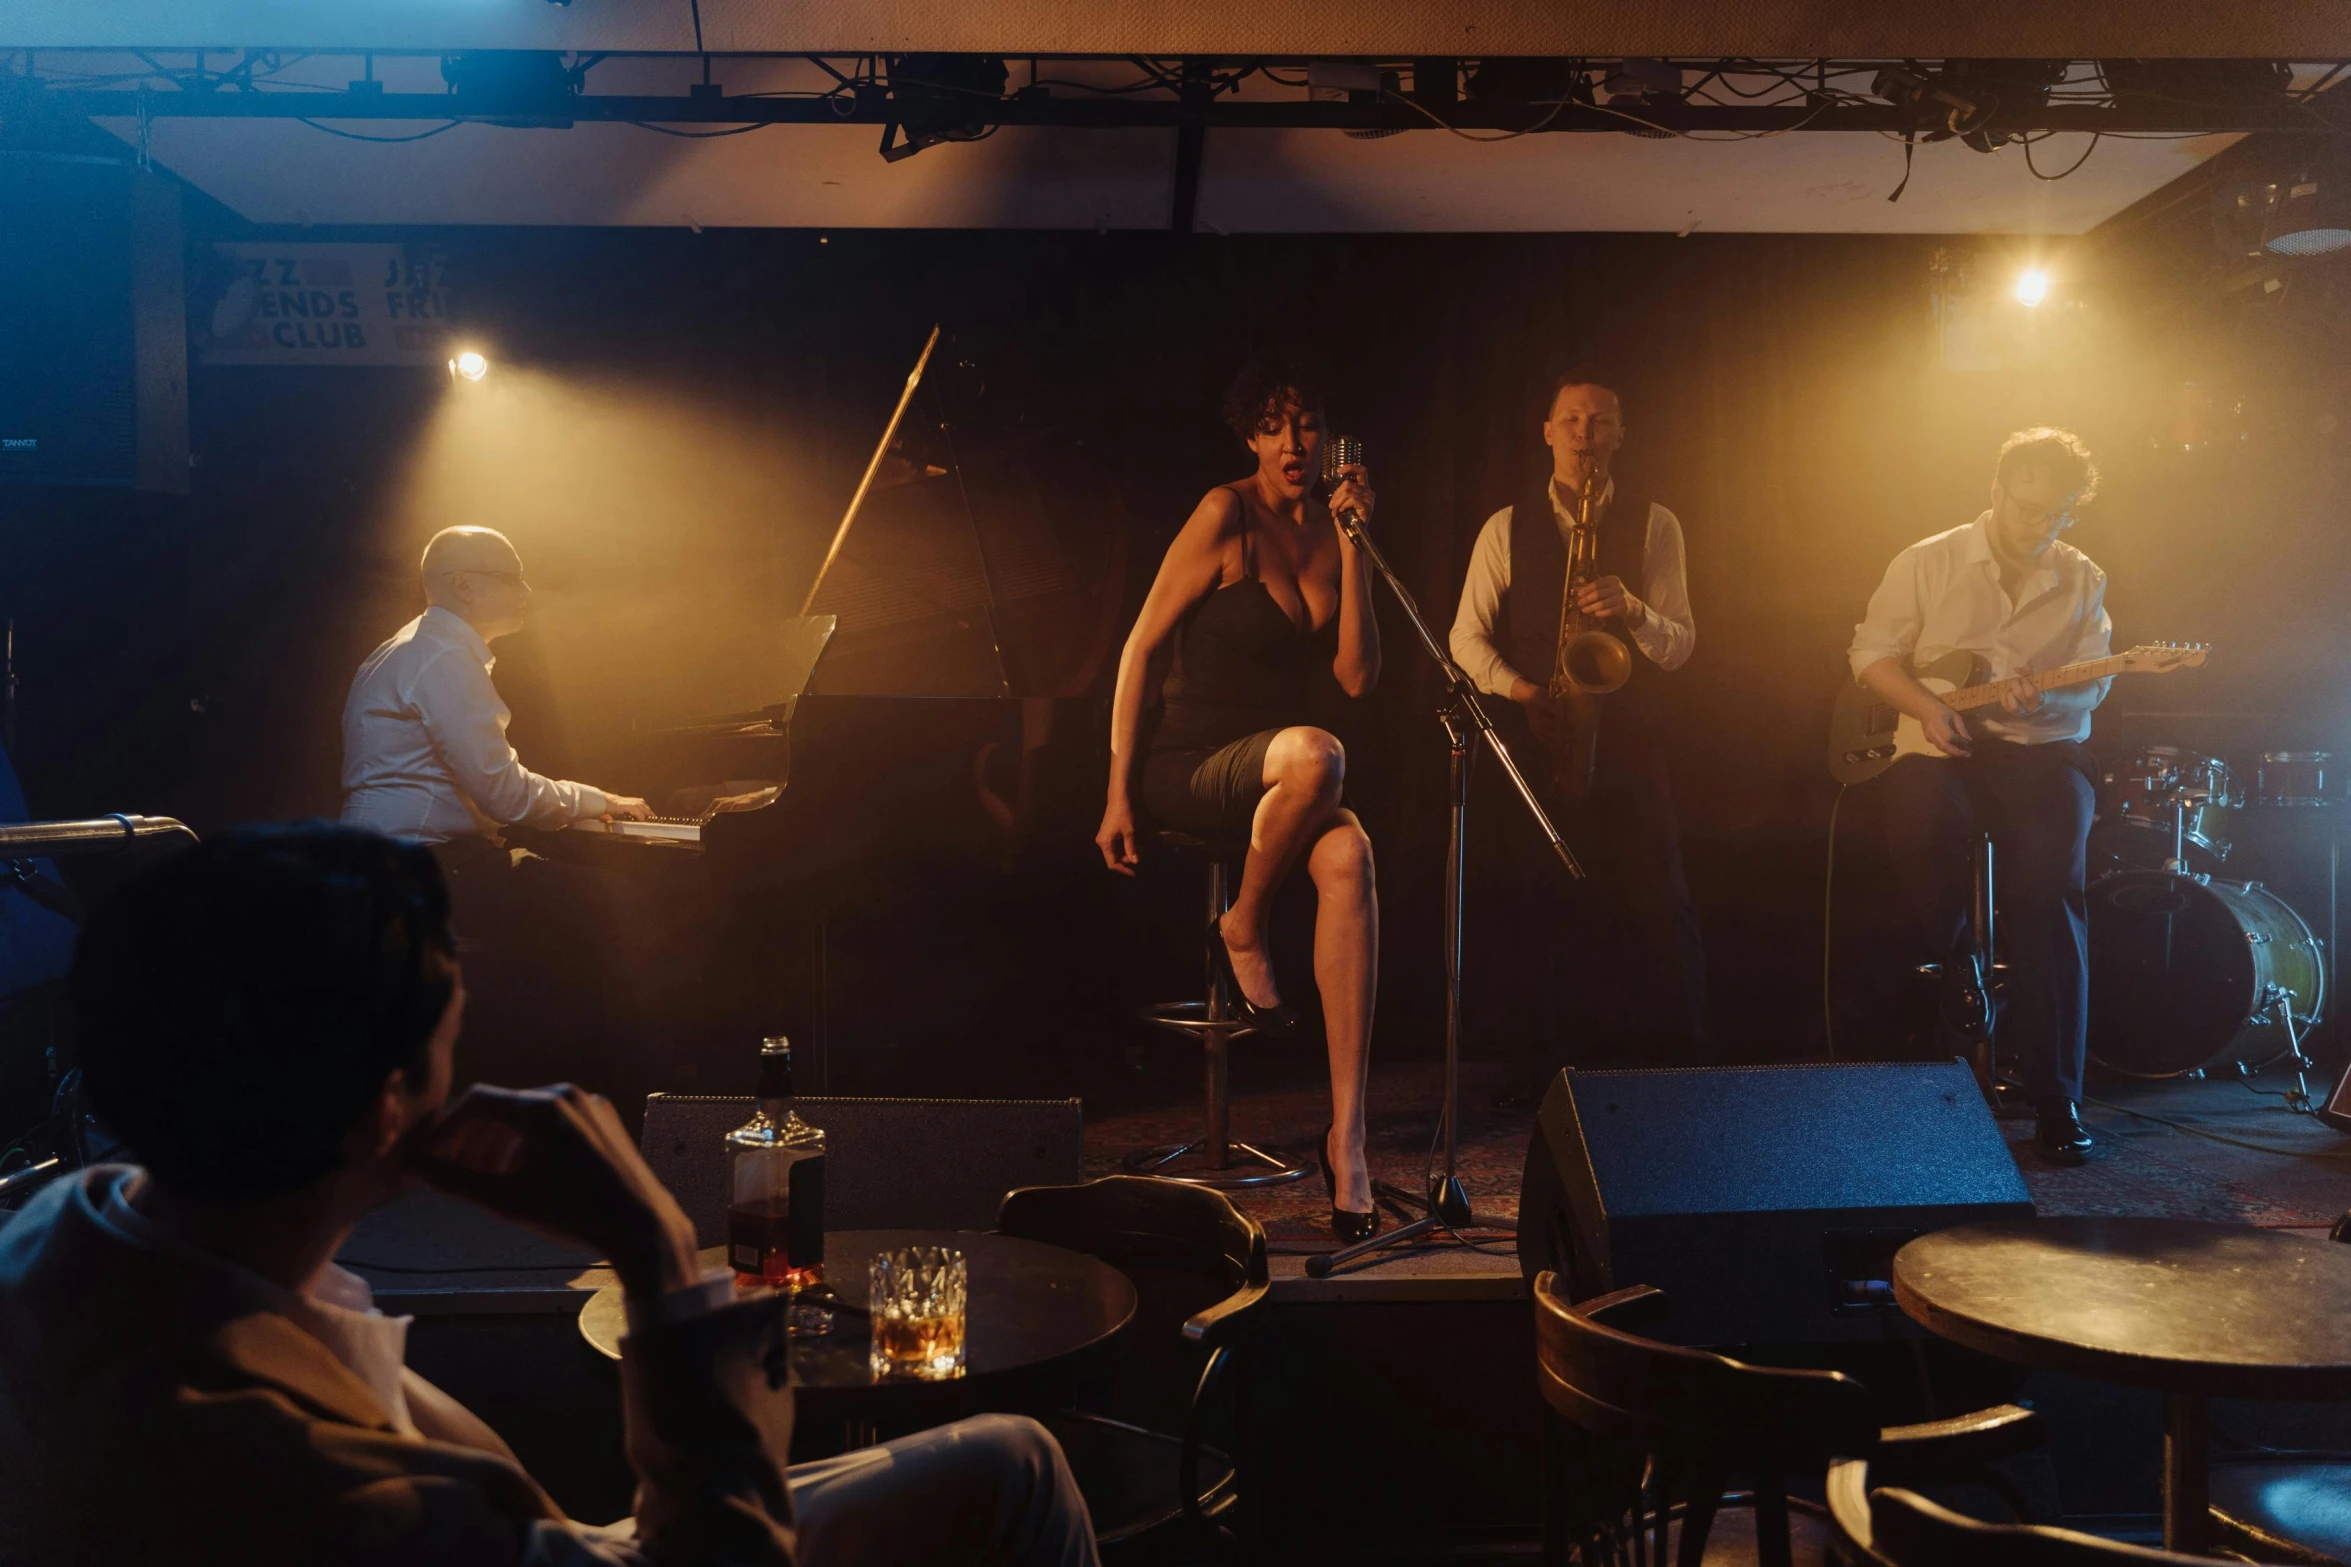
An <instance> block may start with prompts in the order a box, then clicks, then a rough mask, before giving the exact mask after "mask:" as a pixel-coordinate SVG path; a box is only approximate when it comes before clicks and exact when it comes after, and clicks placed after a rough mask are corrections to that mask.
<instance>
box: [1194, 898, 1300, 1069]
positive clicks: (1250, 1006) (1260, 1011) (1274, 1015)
mask: <svg viewBox="0 0 2351 1567" xmlns="http://www.w3.org/2000/svg"><path fill="white" fill-rule="evenodd" d="M1208 955H1209V956H1210V957H1211V958H1213V959H1214V960H1215V962H1216V971H1217V974H1218V975H1219V976H1220V977H1221V978H1222V979H1223V980H1224V989H1225V994H1226V995H1227V996H1228V997H1230V998H1231V1000H1232V1003H1233V1009H1234V1010H1235V1011H1237V1012H1239V1013H1240V1014H1241V1021H1242V1022H1244V1023H1246V1024H1248V1025H1249V1026H1250V1027H1251V1028H1253V1029H1255V1030H1257V1032H1259V1033H1260V1034H1264V1035H1266V1036H1268V1037H1270V1038H1273V1039H1287V1038H1289V1037H1290V1035H1291V1034H1292V1033H1294V1032H1296V1030H1297V1027H1298V1014H1297V1013H1295V1012H1293V1011H1291V1010H1290V1009H1289V1008H1288V1007H1286V1006H1283V1005H1281V1004H1280V1003H1278V1002H1277V1003H1275V1004H1274V1005H1273V1006H1270V1007H1261V1006H1259V1005H1258V1004H1257V1003H1256V1002H1254V1001H1251V1000H1250V999H1249V993H1248V992H1247V991H1245V990H1243V989H1242V988H1241V981H1240V980H1239V979H1238V978H1236V977H1235V976H1234V974H1233V954H1232V949H1231V948H1229V947H1227V946H1226V945H1225V944H1224V922H1223V921H1222V920H1221V919H1213V920H1210V921H1209V922H1208Z"/></svg>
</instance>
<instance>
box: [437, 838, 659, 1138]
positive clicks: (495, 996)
mask: <svg viewBox="0 0 2351 1567" xmlns="http://www.w3.org/2000/svg"><path fill="white" fill-rule="evenodd" d="M433 853H434V856H435V857H436V858H437V859H439V860H440V862H441V869H442V870H443V871H444V872H445V873H446V874H447V876H448V878H449V899H450V921H451V924H452V925H454V926H455V928H456V931H457V948H458V952H457V957H458V963H459V964H460V966H461V967H462V968H463V970H464V974H465V989H466V1010H465V1025H464V1032H463V1034H462V1036H461V1037H460V1040H459V1043H458V1047H457V1049H458V1055H457V1080H458V1081H459V1082H461V1083H464V1082H486V1083H497V1084H500V1085H501V1086H505V1087H512V1088H527V1087H536V1086H539V1085H541V1084H545V1083H556V1082H570V1083H577V1084H579V1085H580V1086H581V1087H583V1088H586V1089H589V1090H591V1091H593V1092H596V1093H600V1094H603V1095H605V1096H607V1097H608V1098H610V1099H612V1100H613V1101H614V1103H615V1104H616V1105H617V1106H618V1107H619V1108H620V1109H621V1112H622V1116H623V1119H624V1120H627V1121H628V1122H629V1124H630V1125H631V1126H634V1125H635V1124H636V1121H637V1117H638V1116H639V1115H640V1114H641V1113H642V1099H641V1095H640V1094H639V1093H638V1091H637V1090H638V1084H637V1083H636V1082H635V1081H634V1077H635V1076H636V1074H634V1073H631V1072H629V1071H627V1070H624V1068H625V1067H626V1065H627V1063H628V1059H629V1052H628V1050H627V1048H626V1046H627V1042H628V1031H629V1024H628V1018H629V1016H630V1014H631V1012H632V1010H633V1009H632V1007H631V1006H630V1004H629V1003H630V986H629V984H628V982H627V977H626V974H625V972H624V965H623V963H622V962H621V959H622V956H623V953H622V950H621V943H620V942H619V940H618V939H617V931H616V922H615V918H614V912H615V910H614V905H615V903H616V901H617V889H616V888H615V887H614V886H613V884H612V878H611V877H609V876H607V875H605V874H604V873H602V872H600V871H599V870H597V869H596V868H595V867H593V866H589V865H582V864H574V863H570V862H567V861H563V860H551V859H547V858H545V857H543V856H541V855H537V854H533V853H531V852H530V851H528V850H524V849H510V848H501V847H499V846H498V845H496V844H493V843H491V842H490V841H489V840H487V839H484V838H466V839H457V840H453V841H452V842H449V843H444V844H436V845H435V846H434V849H433Z"/></svg>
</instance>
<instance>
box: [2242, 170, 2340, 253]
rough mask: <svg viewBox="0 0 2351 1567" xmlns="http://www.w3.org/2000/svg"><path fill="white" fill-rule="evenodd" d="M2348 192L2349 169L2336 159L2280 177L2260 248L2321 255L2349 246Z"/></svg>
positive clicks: (2270, 250)
mask: <svg viewBox="0 0 2351 1567" xmlns="http://www.w3.org/2000/svg"><path fill="white" fill-rule="evenodd" d="M2347 196H2351V172H2347V171H2346V170H2345V169H2344V168H2343V167H2342V166H2341V165H2339V164H2335V163H2330V164H2328V165H2326V166H2324V167H2319V168H2310V169H2304V170H2300V171H2297V172H2296V173H2294V174H2293V175H2291V176H2289V177H2288V178H2286V179H2285V180H2282V181H2280V182H2279V184H2278V187H2277V195H2276V198H2275V201H2276V204H2275V206H2274V207H2272V209H2271V214H2272V215H2271V217H2270V219H2269V224H2268V229H2267V232H2266V233H2265V234H2264V235H2263V236H2262V241H2261V244H2262V248H2263V249H2264V250H2267V251H2268V252H2269V253H2270V254H2271V255H2273V256H2324V255H2328V254H2331V253H2332V252H2334V251H2338V250H2342V249H2344V248H2346V247H2351V199H2346V198H2347Z"/></svg>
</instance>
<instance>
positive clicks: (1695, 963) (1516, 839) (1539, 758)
mask: <svg viewBox="0 0 2351 1567" xmlns="http://www.w3.org/2000/svg"><path fill="white" fill-rule="evenodd" d="M1624 438H1625V424H1624V410H1623V405H1622V402H1621V400H1620V399H1619V397H1618V394H1617V390H1616V388H1615V387H1614V386H1613V385H1611V384H1610V381H1609V378H1608V377H1607V376H1605V375H1604V374H1603V373H1601V372H1599V371H1597V370H1595V369H1592V368H1590V367H1588V366H1578V367H1576V368H1575V369H1572V370H1569V371H1566V372H1565V373H1563V374H1561V375H1559V376H1558V377H1557V378H1555V379H1554V380H1553V381H1552V382H1551V384H1550V387H1549V396H1548V398H1547V399H1546V401H1545V403H1544V418H1543V442H1544V444H1545V445H1546V446H1548V447H1549V448H1550V453H1551V462H1550V472H1549V473H1548V474H1547V475H1546V476H1545V477H1544V479H1543V481H1542V482H1541V484H1540V486H1539V487H1538V485H1536V484H1534V483H1529V484H1528V485H1527V486H1526V492H1527V493H1525V494H1523V495H1521V496H1519V497H1518V498H1517V499H1516V501H1515V502H1514V503H1513V504H1511V505H1509V506H1505V507H1503V508H1502V509H1501V510H1500V511H1498V512H1495V513H1494V514H1493V516H1491V517H1489V518H1488V519H1486V524H1485V527H1484V528H1483V529H1482V530H1481V531H1480V532H1479V534H1478V539H1477V544H1476V547H1475V549H1474V550H1473V551H1472V553H1471V556H1470V562H1469V573H1468V577H1467V579H1466V580H1465V581H1464V582H1463V584H1462V589H1461V607H1460V611H1459V613H1458V614H1457V615H1456V616H1455V617H1454V621H1453V634H1452V638H1451V641H1452V650H1453V657H1454V659H1455V661H1456V662H1458V663H1459V664H1460V665H1461V667H1462V669H1463V670H1465V671H1466V672H1467V673H1468V674H1469V676H1470V678H1471V679H1472V680H1474V681H1475V682H1476V683H1477V685H1478V689H1479V690H1481V691H1486V692H1490V693H1492V694H1494V695H1496V696H1502V697H1507V698H1509V699H1510V701H1511V703H1512V704H1514V706H1513V707H1512V708H1510V709H1507V710H1505V711H1504V713H1503V714H1502V717H1503V721H1504V732H1505V734H1506V736H1507V737H1508V738H1509V740H1510V743H1511V746H1512V749H1513V751H1514V752H1515V753H1516V754H1517V755H1518V756H1519V758H1520V760H1521V762H1522V764H1526V763H1530V762H1531V763H1532V764H1533V765H1528V766H1527V771H1528V773H1529V775H1530V777H1542V776H1546V775H1547V776H1548V777H1550V778H1551V779H1552V780H1553V781H1554V787H1552V788H1550V789H1549V790H1547V791H1546V792H1547V793H1548V794H1549V795H1550V798H1549V799H1548V800H1547V801H1546V804H1547V805H1549V806H1551V807H1552V808H1553V809H1554V810H1555V812H1556V814H1558V816H1559V818H1560V820H1559V826H1560V829H1561V831H1563V832H1565V833H1566V834H1567V835H1568V837H1569V839H1570V840H1571V842H1572V844H1573V846H1574V848H1575V850H1576V852H1577V854H1578V855H1579V856H1580V857H1582V858H1583V859H1584V861H1585V863H1586V865H1587V867H1588V868H1589V869H1590V870H1591V872H1592V876H1591V879H1590V880H1589V881H1587V882H1585V883H1582V884H1573V885H1571V884H1569V883H1567V882H1566V881H1565V878H1563V877H1561V876H1560V875H1559V868H1558V865H1557V863H1556V862H1555V861H1553V860H1552V859H1551V858H1550V856H1549V854H1548V852H1547V851H1546V850H1545V849H1544V847H1543V845H1542V841H1541V839H1540V838H1539V837H1538V836H1537V835H1536V833H1535V831H1534V829H1533V827H1532V825H1531V824H1530V823H1529V822H1527V821H1526V819H1525V813H1524V811H1523V810H1522V809H1521V807H1520V806H1519V805H1518V803H1517V802H1516V801H1515V800H1512V799H1507V798H1503V797H1502V796H1501V794H1500V793H1499V792H1498V791H1494V790H1492V789H1490V788H1489V789H1488V790H1487V791H1486V799H1485V802H1484V804H1483V806H1482V809H1481V812H1480V822H1481V826H1483V827H1485V828H1489V829H1496V830H1497V831H1496V833H1495V834H1494V836H1496V837H1498V838H1499V840H1500V842H1499V845H1498V847H1499V850H1500V854H1501V858H1502V861H1503V865H1502V867H1501V868H1502V869H1503V872H1504V874H1502V875H1500V876H1498V877H1489V878H1488V880H1489V881H1490V882H1496V883H1499V884H1500V885H1499V886H1498V887H1497V888H1496V889H1495V890H1497V891H1498V892H1499V893H1500V894H1501V896H1500V897H1499V898H1498V899H1494V900H1489V901H1488V906H1489V908H1490V909H1491V910H1492V914H1491V916H1490V918H1494V919H1496V920H1497V922H1498V923H1499V925H1500V929H1499V930H1498V931H1496V932H1495V933H1494V935H1493V938H1492V939H1490V940H1483V941H1479V942H1476V943H1474V944H1473V950H1472V953H1471V956H1470V961H1471V963H1472V964H1473V965H1474V964H1476V963H1477V962H1478V958H1479V954H1481V953H1491V954H1493V956H1494V957H1495V958H1496V959H1498V960H1499V961H1500V963H1501V965H1502V967H1503V969H1504V973H1503V975H1502V976H1501V981H1502V982H1501V983H1499V984H1492V983H1489V984H1488V985H1486V986H1483V987H1480V988H1482V989H1484V990H1485V991H1486V992H1487V994H1488V995H1489V996H1490V997H1492V998H1493V999H1494V1000H1495V1001H1496V1002H1498V1003H1499V1005H1498V1007H1497V1008H1496V1011H1495V1014H1494V1016H1493V1017H1492V1018H1490V1019H1489V1020H1488V1021H1489V1023H1491V1024H1498V1025H1500V1027H1501V1028H1502V1029H1503V1030H1506V1031H1507V1033H1508V1035H1509V1036H1510V1037H1508V1038H1507V1039H1506V1040H1505V1041H1503V1043H1504V1047H1505V1053H1506V1054H1508V1055H1509V1056H1511V1057H1513V1058H1514V1060H1513V1071H1512V1073H1511V1075H1510V1077H1509V1079H1508V1080H1507V1081H1506V1083H1505V1086H1504V1089H1503V1091H1502V1093H1501V1094H1500V1095H1498V1096H1497V1103H1500V1104H1512V1103H1524V1102H1530V1101H1531V1100H1532V1099H1533V1098H1534V1097H1535V1096H1536V1095H1537V1094H1539V1093H1540V1091H1541V1088H1542V1086H1543V1084H1544V1083H1545V1082H1546V1081H1547V1080H1548V1078H1549V1076H1550V1075H1551V1073H1552V1072H1553V1071H1555V1070H1556V1069H1557V1068H1558V1067H1559V1066H1561V1065H1564V1064H1567V1063H1568V1062H1569V1061H1571V1060H1572V1061H1574V1062H1576V1063H1577V1064H1581V1065H1587V1066H1589V1065H1598V1064H1603V1063H1605V1062H1615V1063H1618V1064H1627V1065H1629V1064H1636V1063H1655V1064H1674V1063H1682V1062H1689V1061H1694V1060H1696V1059H1698V1058H1699V1054H1700V1047H1701V1040H1702V1039H1703V1036H1704V1032H1705V1017H1706V1011H1705V983H1706V982H1705V964H1704V949H1703V947H1702V945H1701V943H1700V939H1699V931H1698V919H1697V914H1696V911H1695V910H1694V909H1693V908H1692V907H1691V904H1690V892H1689V886H1688V883H1687V881H1686V880H1685V878H1684V876H1683V873H1682V855H1681V842H1680V832H1679V829H1678V827H1677V825H1676V822H1675V819H1674V809H1673V796H1672V789H1671V783H1670V780H1669V778H1668V776H1667V772H1666V766H1665V758H1664V754H1663V752H1662V750H1661V749H1660V747H1659V746H1658V744H1657V741H1656V737H1655V735H1654V734H1653V732H1652V726H1651V719H1650V716H1649V714H1648V712H1647V711H1646V709H1647V708H1648V706H1649V701H1648V698H1649V695H1650V693H1651V692H1652V691H1653V689H1654V688H1655V686H1656V685H1657V683H1658V681H1659V680H1660V679H1662V678H1663V677H1664V676H1666V675H1669V674H1671V673H1672V672H1673V671H1675V670H1677V669H1679V668H1681V667H1682V665H1683V664H1685V663H1687V662H1688V661H1689V657H1690V652H1691V649H1692V648H1693V647H1695V646H1696V645H1697V640H1698V628H1697V625H1696V623H1695V622H1694V621H1693V620H1692V619H1691V615H1690V593H1689V583H1688V579H1687V575H1686V572H1685V569H1684V549H1683V541H1682V525H1681V520H1680V519H1679V518H1677V517H1676V516H1675V515H1674V514H1673V513H1672V512H1671V511H1669V510H1667V509H1666V508H1665V507H1664V506H1662V505H1659V504H1658V503H1657V502H1655V501H1654V500H1651V499H1650V498H1648V497H1647V496H1646V495H1645V494H1640V493H1636V492H1635V491H1634V490H1633V489H1632V488H1631V487H1630V486H1626V487H1623V488H1620V487H1619V485H1618V484H1617V481H1616V478H1615V475H1614V474H1613V472H1612V471H1611V470H1612V467H1613V464H1614V461H1615V457H1616V454H1617V450H1618V448H1619V447H1621V446H1622V445H1623V444H1624ZM1579 525H1580V526H1581V527H1582V528H1584V529H1586V530H1588V531H1585V532H1583V533H1582V535H1581V537H1580V538H1579ZM1577 561H1581V562H1582V563H1583V569H1582V570H1580V571H1573V572H1571V569H1570V566H1571V562H1577ZM1593 631H1598V632H1601V633H1604V634H1605V636H1607V637H1612V638H1615V639H1616V640H1617V641H1618V642H1620V643H1621V644H1622V645H1623V648H1624V652H1625V654H1626V655H1629V656H1628V657H1625V658H1622V659H1619V660H1613V662H1615V663H1616V665H1617V667H1618V669H1619V670H1620V671H1623V672H1624V673H1620V674H1619V676H1618V677H1617V678H1618V680H1619V682H1620V684H1621V687H1622V689H1617V690H1613V691H1612V692H1611V693H1610V694H1607V695H1585V694H1583V693H1582V692H1581V691H1577V690H1571V689H1569V686H1570V684H1571V682H1570V681H1569V680H1568V679H1567V678H1566V677H1567V675H1568V673H1569V669H1570V667H1571V666H1572V665H1574V664H1576V663H1580V662H1583V661H1584V659H1585V657H1586V656H1587V649H1588V641H1587V642H1586V643H1582V644H1579V642H1578V638H1579V637H1582V638H1586V639H1588V638H1589V636H1590V633H1591V632H1593ZM1555 692H1556V693H1558V694H1554V693H1555ZM1513 715H1516V721H1513ZM1563 751H1564V752H1565V755H1564V756H1563V754H1562V753H1563ZM1482 772H1483V774H1484V777H1485V779H1486V781H1487V783H1488V784H1489V785H1490V784H1491V783H1492V781H1493V779H1494V778H1495V776H1496V775H1497V774H1498V772H1499V769H1495V768H1490V767H1489V768H1486V769H1483V770H1482ZM1481 836H1485V835H1484V834H1481Z"/></svg>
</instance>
